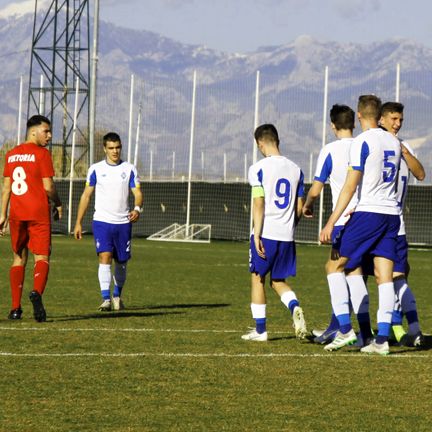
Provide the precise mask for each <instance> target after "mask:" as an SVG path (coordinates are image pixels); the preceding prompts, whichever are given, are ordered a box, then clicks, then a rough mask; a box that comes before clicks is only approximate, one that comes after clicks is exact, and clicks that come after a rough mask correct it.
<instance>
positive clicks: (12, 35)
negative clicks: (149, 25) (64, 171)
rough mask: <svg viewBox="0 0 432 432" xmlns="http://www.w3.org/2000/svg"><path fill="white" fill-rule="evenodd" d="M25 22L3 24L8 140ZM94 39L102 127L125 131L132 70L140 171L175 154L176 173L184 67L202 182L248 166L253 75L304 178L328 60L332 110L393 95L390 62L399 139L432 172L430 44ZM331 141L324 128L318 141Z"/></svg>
mask: <svg viewBox="0 0 432 432" xmlns="http://www.w3.org/2000/svg"><path fill="white" fill-rule="evenodd" d="M32 29H33V15H32V14H28V15H24V16H21V17H9V18H6V19H0V52H1V53H2V54H0V62H1V63H0V64H1V67H0V89H1V91H2V96H3V98H2V99H3V100H2V104H1V105H0V112H1V114H2V118H3V122H2V124H1V125H0V141H1V142H4V141H5V140H6V139H15V138H14V137H15V136H16V126H17V113H18V97H19V77H20V76H21V75H22V76H24V77H26V76H27V78H25V82H27V83H28V73H29V60H30V50H31V38H32ZM99 41H100V49H99V61H98V78H99V84H98V104H97V126H100V127H102V128H109V127H113V122H114V123H115V125H116V127H118V129H119V130H120V132H121V133H122V134H123V135H125V134H127V133H128V120H129V115H128V112H129V111H128V110H129V97H130V96H129V88H130V87H129V86H130V76H131V74H134V76H135V77H136V80H137V81H136V82H137V84H136V95H135V106H134V114H133V115H134V118H135V120H134V123H135V124H134V131H135V128H136V124H137V122H136V116H137V112H138V109H139V108H138V107H139V106H141V109H142V118H143V120H142V127H141V139H142V141H143V142H144V143H145V145H144V146H143V147H142V148H141V150H140V155H139V158H140V160H141V162H140V163H141V164H142V169H143V170H146V171H148V170H149V169H150V168H149V164H153V165H152V169H155V170H156V169H157V167H158V166H159V167H161V169H164V170H165V171H166V172H167V173H168V171H170V169H171V162H172V163H174V161H173V160H172V159H173V158H174V156H173V153H174V152H176V153H177V156H176V164H177V165H178V169H179V170H181V171H182V172H185V170H186V167H187V159H188V145H189V140H190V125H191V117H190V110H191V97H192V84H191V83H192V76H193V71H196V72H197V94H196V110H197V111H196V118H195V124H196V135H195V141H196V146H195V147H194V151H195V152H196V157H195V159H194V165H196V166H201V170H202V171H205V172H206V173H207V174H208V175H209V178H210V177H212V176H213V177H214V178H215V179H217V178H218V175H219V174H220V173H221V172H222V169H221V167H222V165H223V164H224V163H225V164H228V165H229V166H230V170H231V171H232V172H233V173H235V176H236V177H242V176H243V173H244V165H245V163H244V161H245V158H246V161H247V163H250V161H251V149H252V146H253V140H252V131H253V125H254V119H255V117H254V115H255V103H256V101H255V89H256V79H257V78H256V77H257V71H259V73H260V81H259V85H260V87H259V88H260V91H259V103H258V107H259V110H258V112H259V122H273V123H275V124H276V125H277V126H278V128H279V130H280V132H281V136H282V137H283V139H282V141H283V142H285V143H286V145H287V149H288V150H289V151H288V153H289V154H291V155H292V158H293V159H294V160H295V161H296V162H298V163H299V164H300V165H301V166H302V167H303V168H304V170H305V172H307V173H308V174H309V176H310V174H311V169H310V165H311V160H312V159H314V158H315V157H316V154H317V152H318V151H319V148H320V146H321V142H322V130H323V103H324V84H325V81H324V77H325V67H326V66H328V77H329V81H328V100H327V108H330V107H331V105H332V104H333V103H347V104H349V105H350V106H353V107H354V106H355V104H356V101H357V97H358V96H359V95H360V94H364V93H375V94H378V95H379V96H380V97H381V98H382V99H383V100H395V97H396V96H395V95H396V70H397V65H398V64H399V65H400V101H401V102H402V103H404V104H405V106H406V113H405V118H406V120H405V125H404V129H403V133H402V134H403V136H404V137H406V138H407V139H408V141H409V142H410V144H411V145H412V146H413V147H414V148H415V151H416V152H417V154H418V156H419V157H420V159H421V160H422V162H423V163H424V165H425V167H426V170H427V171H428V174H427V176H428V178H431V177H432V176H431V174H432V156H431V154H432V124H431V123H430V117H431V114H432V80H431V73H432V72H431V65H432V49H430V48H428V47H425V46H423V45H421V44H418V43H414V42H412V41H410V40H405V39H389V40H386V41H381V42H377V43H374V44H367V45H366V44H365V45H363V44H354V43H339V42H321V41H319V40H315V39H312V38H311V37H309V36H299V37H298V38H297V39H296V40H294V41H292V42H290V43H287V44H285V45H281V46H267V47H261V48H259V49H257V50H256V51H254V52H248V53H238V54H231V53H224V52H220V51H215V50H212V49H209V48H207V47H205V46H199V45H187V44H182V43H179V42H177V41H174V40H172V39H169V38H166V37H163V36H161V35H159V34H156V33H152V32H148V31H144V30H142V31H137V30H131V29H127V28H122V27H118V26H116V25H114V24H111V23H108V22H103V21H102V22H101V24H100V39H99ZM25 92H26V89H25ZM24 99H25V97H24ZM113 101H115V102H114V103H113ZM25 105H26V104H25ZM25 109H26V106H25ZM134 137H135V132H134ZM331 139H332V137H331V134H330V131H329V128H327V134H326V140H327V141H329V140H331ZM183 147H186V148H183ZM144 149H146V150H144ZM149 149H150V150H151V151H152V156H150V155H149V151H148V150H149ZM203 154H205V156H203ZM244 154H247V156H245V157H243V155H244ZM204 157H205V159H206V160H205V162H203V161H202V159H204ZM222 159H224V162H222ZM169 161H171V162H169ZM200 164H201V165H200ZM197 171H199V169H197ZM218 173H219V174H218ZM166 175H168V174H166Z"/></svg>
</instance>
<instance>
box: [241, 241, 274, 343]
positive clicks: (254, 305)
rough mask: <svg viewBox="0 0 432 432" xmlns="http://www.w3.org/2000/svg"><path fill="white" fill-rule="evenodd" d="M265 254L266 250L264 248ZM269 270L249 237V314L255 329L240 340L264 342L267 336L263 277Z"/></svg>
mask: <svg viewBox="0 0 432 432" xmlns="http://www.w3.org/2000/svg"><path fill="white" fill-rule="evenodd" d="M266 253H267V248H266ZM268 270H269V262H268V261H267V260H264V259H262V258H261V257H260V256H259V255H258V253H257V251H256V249H255V243H254V237H253V236H251V240H250V249H249V271H250V273H251V305H250V308H251V312H252V318H253V319H254V321H255V328H254V329H252V330H251V331H250V332H248V333H246V334H244V335H243V336H242V339H244V340H250V341H256V342H265V341H266V340H267V339H268V335H267V316H266V295H265V275H266V274H267V272H268Z"/></svg>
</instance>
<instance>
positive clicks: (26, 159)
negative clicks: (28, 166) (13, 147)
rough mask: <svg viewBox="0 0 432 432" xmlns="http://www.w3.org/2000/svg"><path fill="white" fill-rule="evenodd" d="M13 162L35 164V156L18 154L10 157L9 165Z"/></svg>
mask: <svg viewBox="0 0 432 432" xmlns="http://www.w3.org/2000/svg"><path fill="white" fill-rule="evenodd" d="M13 162H35V155H34V154H17V155H12V156H9V157H8V163H13Z"/></svg>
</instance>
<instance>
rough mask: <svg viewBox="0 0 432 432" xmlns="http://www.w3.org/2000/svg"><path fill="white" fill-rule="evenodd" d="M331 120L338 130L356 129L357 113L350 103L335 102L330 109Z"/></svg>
mask: <svg viewBox="0 0 432 432" xmlns="http://www.w3.org/2000/svg"><path fill="white" fill-rule="evenodd" d="M330 120H331V122H332V123H333V124H334V125H335V128H336V130H341V129H349V130H351V131H352V130H353V129H354V124H355V113H354V111H353V110H352V109H351V108H350V107H349V106H348V105H339V104H335V105H333V106H332V107H331V110H330Z"/></svg>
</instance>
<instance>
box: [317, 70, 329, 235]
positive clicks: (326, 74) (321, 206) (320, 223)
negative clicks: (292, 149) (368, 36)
mask: <svg viewBox="0 0 432 432" xmlns="http://www.w3.org/2000/svg"><path fill="white" fill-rule="evenodd" d="M328 77H329V68H328V66H326V67H325V71H324V103H323V128H322V142H321V147H324V146H325V145H326V135H327V110H328V108H327V105H328V102H327V101H328ZM323 213H324V188H323V189H322V191H321V194H320V202H319V215H318V239H319V235H320V232H321V230H322V226H323ZM318 243H319V240H318Z"/></svg>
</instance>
